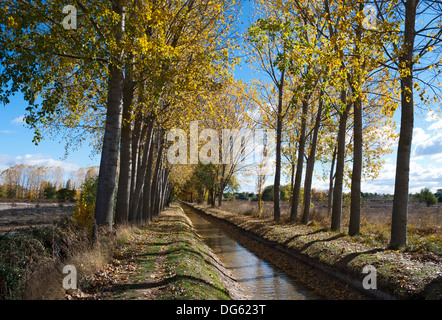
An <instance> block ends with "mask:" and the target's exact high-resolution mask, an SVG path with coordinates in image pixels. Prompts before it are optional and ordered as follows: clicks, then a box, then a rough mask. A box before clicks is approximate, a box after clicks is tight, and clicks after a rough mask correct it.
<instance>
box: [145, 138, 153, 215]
mask: <svg viewBox="0 0 442 320" xmlns="http://www.w3.org/2000/svg"><path fill="white" fill-rule="evenodd" d="M154 151H155V143H154V141H152V150H151V151H150V152H149V158H148V160H147V171H146V176H145V178H144V187H143V188H144V190H143V215H142V220H143V222H147V221H150V220H151V219H152V210H151V193H152V167H153V155H154Z"/></svg>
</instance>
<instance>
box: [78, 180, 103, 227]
mask: <svg viewBox="0 0 442 320" xmlns="http://www.w3.org/2000/svg"><path fill="white" fill-rule="evenodd" d="M97 185H98V176H97V177H94V178H87V179H86V180H85V181H84V183H83V185H82V191H81V194H80V199H79V200H78V201H77V205H76V207H75V209H74V212H73V215H72V220H73V222H74V224H76V225H78V226H80V227H82V228H85V229H86V230H88V232H90V233H92V226H93V223H94V213H95V200H96V197H97Z"/></svg>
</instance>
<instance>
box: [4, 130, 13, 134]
mask: <svg viewBox="0 0 442 320" xmlns="http://www.w3.org/2000/svg"><path fill="white" fill-rule="evenodd" d="M0 133H3V134H13V133H17V131H15V130H0Z"/></svg>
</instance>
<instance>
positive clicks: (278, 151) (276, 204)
mask: <svg viewBox="0 0 442 320" xmlns="http://www.w3.org/2000/svg"><path fill="white" fill-rule="evenodd" d="M284 77H285V71H284V70H282V71H281V79H280V81H279V85H278V111H277V115H276V119H277V120H276V164H275V181H274V184H273V190H274V196H273V219H274V220H275V221H279V220H280V219H281V209H280V207H279V204H280V198H281V195H280V189H281V188H280V187H281V141H282V104H283V92H284Z"/></svg>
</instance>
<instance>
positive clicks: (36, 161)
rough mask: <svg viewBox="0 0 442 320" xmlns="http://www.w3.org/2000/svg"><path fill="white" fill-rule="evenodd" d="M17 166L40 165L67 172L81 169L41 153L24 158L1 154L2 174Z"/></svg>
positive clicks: (0, 165)
mask: <svg viewBox="0 0 442 320" xmlns="http://www.w3.org/2000/svg"><path fill="white" fill-rule="evenodd" d="M16 164H26V165H31V166H33V165H38V166H45V167H62V168H63V169H64V170H65V172H70V171H73V170H78V169H79V168H80V167H79V166H78V165H76V164H74V163H71V162H67V161H60V160H54V159H52V158H51V157H50V156H48V155H44V154H41V153H37V154H26V155H24V156H21V155H19V156H15V157H14V156H11V155H7V154H0V172H1V171H3V170H6V169H7V168H9V167H12V166H14V165H16Z"/></svg>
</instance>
